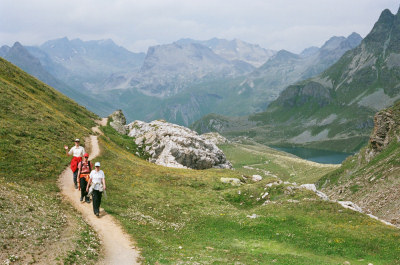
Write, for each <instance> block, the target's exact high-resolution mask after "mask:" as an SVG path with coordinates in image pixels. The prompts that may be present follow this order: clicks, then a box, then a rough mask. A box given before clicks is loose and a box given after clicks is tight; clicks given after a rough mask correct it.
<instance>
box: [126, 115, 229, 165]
mask: <svg viewBox="0 0 400 265" xmlns="http://www.w3.org/2000/svg"><path fill="white" fill-rule="evenodd" d="M125 127H126V129H127V131H128V136H130V137H134V138H135V139H136V140H135V142H136V144H137V145H139V146H145V148H146V151H147V152H148V153H149V154H150V156H151V157H150V159H149V161H150V162H153V163H156V164H158V165H163V166H166V167H177V168H192V169H208V168H232V165H231V163H230V162H229V161H227V160H226V157H225V154H224V153H223V152H222V151H221V150H220V149H219V148H218V147H217V146H216V145H215V144H214V143H212V142H210V141H208V140H206V139H205V138H203V137H201V136H199V135H198V134H197V133H196V132H194V131H192V130H190V129H188V128H186V127H183V126H179V125H176V124H172V123H168V122H166V121H163V120H157V121H152V122H150V123H146V122H143V121H134V122H132V123H130V124H128V125H126V126H125Z"/></svg>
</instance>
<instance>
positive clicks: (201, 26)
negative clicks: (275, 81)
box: [0, 0, 398, 52]
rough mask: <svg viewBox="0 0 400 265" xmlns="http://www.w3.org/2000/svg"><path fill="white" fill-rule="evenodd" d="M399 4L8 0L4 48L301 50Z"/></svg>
mask: <svg viewBox="0 0 400 265" xmlns="http://www.w3.org/2000/svg"><path fill="white" fill-rule="evenodd" d="M385 8H390V9H391V10H392V12H397V8H398V1H395V0H380V1H376V0H352V1H348V0H336V1H321V0H319V1H318V0H303V1H296V0H281V1H276V0H246V1H245V0H229V1H228V0H218V1H215V0H194V1H187V0H146V1H142V0H140V1H138V0H114V1H109V0H57V1H53V0H36V1H31V0H29V1H28V0H1V1H0V37H1V40H2V42H3V43H0V44H9V45H10V44H12V43H13V42H14V41H21V42H22V43H25V44H29V45H30V44H40V43H42V42H44V41H46V40H49V39H54V38H58V37H63V36H68V37H69V38H77V37H79V38H82V39H84V40H89V39H107V38H112V39H113V40H114V41H116V42H117V43H118V44H120V45H123V46H125V47H128V48H130V49H133V50H137V51H146V50H147V47H146V45H153V44H157V43H158V44H160V43H170V42H173V41H175V40H177V39H179V38H183V37H190V38H194V39H203V40H204V39H210V38H212V37H220V38H228V39H234V38H238V39H242V40H244V41H247V42H252V43H257V44H260V45H261V46H263V47H266V48H272V49H282V48H284V49H288V50H291V51H295V52H299V51H301V50H302V49H304V48H305V47H308V46H311V45H322V44H323V42H324V41H326V40H327V39H328V38H329V37H331V36H333V35H348V34H350V33H351V32H353V31H356V32H358V33H360V34H362V35H364V36H365V35H366V34H367V33H368V32H369V30H370V29H371V28H372V26H373V23H374V22H375V21H376V20H377V18H378V16H379V14H380V13H381V11H382V10H383V9H385Z"/></svg>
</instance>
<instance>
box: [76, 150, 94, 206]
mask: <svg viewBox="0 0 400 265" xmlns="http://www.w3.org/2000/svg"><path fill="white" fill-rule="evenodd" d="M91 171H92V163H91V162H90V161H89V154H88V153H85V154H84V155H83V160H82V161H81V162H79V164H78V180H79V181H78V189H80V190H81V199H80V201H83V198H85V202H87V203H90V199H89V196H88V192H87V191H86V188H87V184H88V182H89V178H90V177H89V175H90V172H91Z"/></svg>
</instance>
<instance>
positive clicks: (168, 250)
mask: <svg viewBox="0 0 400 265" xmlns="http://www.w3.org/2000/svg"><path fill="white" fill-rule="evenodd" d="M103 131H104V132H105V133H106V135H105V136H104V137H101V141H100V144H101V146H102V152H103V153H102V155H101V157H99V158H98V159H99V161H101V162H102V165H103V170H104V171H105V173H106V178H107V187H108V191H107V194H108V197H107V199H105V200H104V201H103V202H102V205H103V207H104V208H105V210H106V211H107V212H109V213H111V214H112V215H114V216H115V217H116V218H117V219H118V220H119V221H120V222H121V224H122V225H123V227H124V228H125V229H126V230H127V232H128V233H129V234H130V235H131V236H132V237H133V238H134V239H135V240H136V242H137V245H138V247H139V248H140V250H141V253H142V256H143V260H142V262H143V263H144V264H343V263H345V262H350V263H351V264H368V263H372V264H400V257H399V255H398V253H399V251H400V246H399V242H400V241H399V240H400V231H398V229H395V228H393V227H389V226H386V225H384V224H382V223H381V222H379V221H376V220H374V219H371V218H369V217H368V216H366V215H363V214H360V213H356V212H353V211H351V210H348V209H344V208H342V207H341V206H339V205H338V204H336V203H333V202H326V201H322V200H320V199H319V198H317V197H316V195H315V194H314V193H313V192H310V191H307V190H304V189H298V188H294V187H293V185H291V184H283V183H282V184H280V185H274V186H272V187H267V186H266V185H267V184H268V183H271V182H274V181H276V178H275V177H273V176H264V178H263V180H262V181H260V182H253V181H251V180H250V178H248V177H246V176H249V174H253V173H254V172H258V171H259V170H257V169H262V170H269V171H270V172H271V174H274V175H277V176H278V177H279V178H281V177H282V179H283V180H285V179H286V180H290V181H291V182H293V181H298V182H299V183H305V182H309V181H315V180H316V179H318V178H319V177H321V176H322V175H323V174H325V173H326V171H332V170H333V169H334V168H330V169H327V168H326V167H323V168H322V169H320V171H319V170H318V164H312V165H311V166H310V167H309V168H307V165H309V163H307V162H303V163H301V162H300V161H299V162H298V164H293V168H294V170H295V171H296V173H297V174H296V175H292V176H290V174H291V173H292V172H293V168H292V166H290V164H291V163H289V162H288V163H287V164H288V165H289V166H288V165H287V166H286V167H285V166H284V165H281V164H280V162H279V161H281V162H282V161H284V160H285V155H284V154H283V153H280V152H277V151H273V152H271V150H270V149H263V148H262V146H259V145H258V146H251V145H249V146H248V147H247V148H246V146H245V145H226V146H223V147H222V148H223V149H224V151H225V152H226V154H227V157H228V159H231V161H232V162H233V165H234V167H235V168H237V169H235V170H221V169H209V170H201V171H199V170H190V169H174V168H166V167H161V166H158V165H155V164H150V163H148V162H146V161H145V160H143V159H141V158H139V157H136V156H134V155H133V154H132V153H134V151H133V150H128V149H127V148H126V147H124V141H120V140H119V141H116V137H118V135H117V134H116V133H115V132H112V131H111V130H110V129H109V128H108V129H107V128H104V127H103ZM112 139H113V140H112ZM116 142H119V144H117V143H116ZM121 147H122V148H121ZM245 149H246V150H245ZM244 150H245V151H244ZM270 152H271V153H270ZM261 153H262V154H261ZM286 156H287V155H286ZM274 157H275V159H273V158H274ZM277 157H278V158H279V159H278V158H277ZM292 159H297V158H294V157H292V156H287V161H292ZM266 160H268V161H270V162H269V163H270V164H271V166H270V167H269V166H267V165H268V164H265V163H264V162H265V161H266ZM278 160H279V161H278ZM262 163H264V164H265V166H264V164H263V166H258V167H257V165H260V164H262ZM245 165H253V166H254V167H253V166H252V168H255V169H252V170H253V171H250V172H249V171H246V170H247V169H243V166H245ZM313 167H314V168H313ZM308 174H310V177H307V176H308ZM243 175H244V178H243V177H242V176H243ZM260 175H262V174H260ZM225 177H234V178H239V179H241V181H242V184H241V185H240V186H232V185H230V184H224V183H221V181H220V178H225ZM297 178H298V179H297ZM266 192H268V194H267V195H266V196H263V195H265V193H266Z"/></svg>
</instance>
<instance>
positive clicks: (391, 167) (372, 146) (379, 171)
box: [318, 102, 400, 224]
mask: <svg viewBox="0 0 400 265" xmlns="http://www.w3.org/2000/svg"><path fill="white" fill-rule="evenodd" d="M399 139H400V102H398V103H396V104H395V105H394V106H393V107H391V108H388V109H385V110H382V111H380V112H378V113H377V114H376V115H375V128H374V131H373V133H372V134H371V137H370V141H369V144H368V145H367V146H365V147H364V148H363V149H361V151H360V152H359V153H358V154H356V155H355V156H352V157H349V158H348V159H347V160H346V161H344V163H343V164H342V166H341V167H340V168H338V169H337V170H335V171H333V172H330V173H329V174H327V175H325V176H324V177H323V178H321V179H320V180H319V181H318V184H319V186H320V187H321V188H323V189H324V191H326V192H327V193H328V194H330V195H331V196H332V197H333V198H335V199H342V200H351V201H354V202H356V203H357V204H359V205H360V206H361V207H362V208H364V209H366V210H367V211H370V212H372V213H373V214H375V215H377V216H379V217H381V218H383V219H385V220H387V221H389V222H393V223H395V224H400V212H399V210H398V209H399V207H400V191H399V188H398V187H399V185H400V178H399V176H400V142H399Z"/></svg>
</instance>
